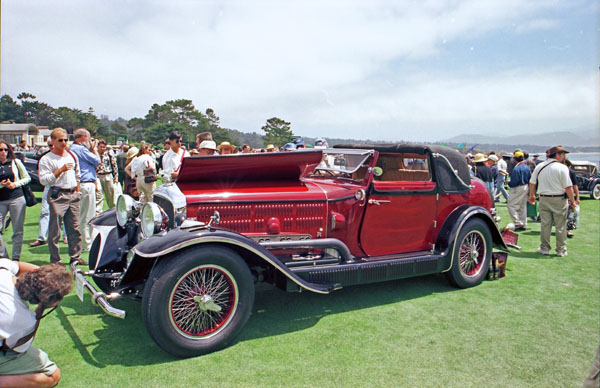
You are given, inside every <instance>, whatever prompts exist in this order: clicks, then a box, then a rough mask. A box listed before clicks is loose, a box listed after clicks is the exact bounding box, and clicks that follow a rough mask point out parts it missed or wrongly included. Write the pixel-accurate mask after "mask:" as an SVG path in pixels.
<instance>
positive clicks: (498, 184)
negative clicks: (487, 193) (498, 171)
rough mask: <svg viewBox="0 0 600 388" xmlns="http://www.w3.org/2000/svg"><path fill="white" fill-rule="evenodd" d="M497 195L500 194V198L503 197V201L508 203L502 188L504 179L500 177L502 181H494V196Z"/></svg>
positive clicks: (505, 192) (506, 195)
mask: <svg viewBox="0 0 600 388" xmlns="http://www.w3.org/2000/svg"><path fill="white" fill-rule="evenodd" d="M499 193H502V196H503V197H504V199H505V200H506V201H508V192H507V191H506V189H505V188H504V177H502V179H498V180H497V181H496V194H495V195H498V194H499ZM499 199H500V198H498V200H499Z"/></svg>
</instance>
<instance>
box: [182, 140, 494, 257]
mask: <svg viewBox="0 0 600 388" xmlns="http://www.w3.org/2000/svg"><path fill="white" fill-rule="evenodd" d="M378 155H379V154H378V153H377V152H375V153H374V154H373V156H372V158H371V159H370V160H369V161H368V164H369V166H371V167H372V166H375V164H376V162H377V157H378ZM388 155H389V154H388ZM388 157H389V156H388ZM321 159H322V154H321V152H320V150H309V151H301V152H293V153H273V154H268V155H267V154H258V155H257V154H249V155H235V156H221V157H191V158H185V159H184V162H183V163H184V164H183V166H182V170H181V171H182V172H181V174H180V177H179V178H178V181H177V185H178V186H179V187H180V188H181V190H182V191H183V193H184V194H185V196H186V200H187V217H188V218H193V219H197V220H199V221H206V220H208V219H209V218H210V217H211V216H212V214H213V213H214V211H215V210H216V211H218V212H219V213H220V216H221V223H220V225H219V226H220V227H222V228H226V229H229V230H231V231H234V232H238V233H241V234H244V235H248V236H259V237H260V236H264V237H265V238H267V237H269V236H271V237H272V236H280V237H285V236H286V235H289V236H306V238H312V239H318V238H336V239H339V240H341V241H343V242H344V243H345V244H346V245H347V246H348V248H349V250H350V252H351V254H352V255H353V256H355V257H375V256H385V255H394V254H403V253H409V252H422V251H432V249H433V246H434V243H435V241H436V238H437V236H438V233H439V231H440V227H441V225H442V223H443V221H444V220H445V219H446V218H447V217H448V216H449V215H450V213H452V211H453V210H454V209H456V208H457V207H459V206H460V205H463V204H466V203H469V204H471V205H476V206H482V207H484V208H486V209H490V208H491V205H492V203H491V198H490V196H489V194H488V193H487V191H486V189H485V187H484V186H483V184H481V182H478V181H477V180H476V179H474V180H473V181H472V182H471V183H472V189H471V190H470V191H469V192H467V193H440V192H439V191H438V190H437V189H436V182H435V181H433V180H430V181H373V176H372V174H370V173H369V174H366V176H365V178H364V179H363V180H352V179H348V178H344V177H336V176H327V175H325V176H314V175H310V176H309V175H308V174H309V173H311V172H312V171H313V170H314V169H315V167H316V166H317V165H318V164H319V163H320V161H321ZM359 190H361V191H363V192H364V193H365V196H364V198H363V199H357V192H358V191H359ZM303 238H304V237H303Z"/></svg>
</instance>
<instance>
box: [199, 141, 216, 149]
mask: <svg viewBox="0 0 600 388" xmlns="http://www.w3.org/2000/svg"><path fill="white" fill-rule="evenodd" d="M198 149H200V150H201V149H206V150H213V151H216V150H217V143H215V142H214V141H212V140H204V141H203V142H202V143H200V146H198Z"/></svg>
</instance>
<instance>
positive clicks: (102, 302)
mask: <svg viewBox="0 0 600 388" xmlns="http://www.w3.org/2000/svg"><path fill="white" fill-rule="evenodd" d="M71 270H72V272H73V278H74V279H75V280H76V282H81V284H83V287H85V288H87V289H88V291H90V292H91V293H92V303H93V304H97V305H99V306H100V307H101V308H102V310H104V312H106V313H107V314H108V315H111V316H113V317H115V318H121V319H125V315H126V314H127V313H126V312H125V310H121V309H117V308H114V307H113V306H111V304H110V303H109V302H108V301H109V300H113V299H117V298H118V297H119V296H120V295H119V294H118V293H116V292H115V293H112V294H109V295H106V294H105V293H103V292H101V291H98V290H96V287H94V285H93V284H92V283H90V282H89V280H87V279H86V278H85V275H86V274H85V273H84V272H83V271H81V270H80V269H78V268H77V263H76V262H75V263H71Z"/></svg>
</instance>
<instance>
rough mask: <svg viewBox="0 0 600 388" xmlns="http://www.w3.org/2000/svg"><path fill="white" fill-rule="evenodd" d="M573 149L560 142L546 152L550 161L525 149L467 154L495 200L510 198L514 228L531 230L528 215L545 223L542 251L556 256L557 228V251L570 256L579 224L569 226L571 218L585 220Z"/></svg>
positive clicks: (512, 227)
mask: <svg viewBox="0 0 600 388" xmlns="http://www.w3.org/2000/svg"><path fill="white" fill-rule="evenodd" d="M568 153H569V151H567V150H566V149H564V147H562V146H554V147H551V148H549V149H548V150H546V160H545V161H542V160H540V159H539V155H537V154H534V155H531V158H530V155H529V153H527V152H526V151H524V150H520V149H516V150H515V151H514V152H513V153H512V154H508V155H504V156H502V155H498V154H496V153H495V152H490V153H489V154H488V155H486V154H484V153H477V154H475V155H472V154H470V153H468V154H467V155H466V156H465V159H466V161H467V164H468V165H469V168H470V170H471V175H472V176H474V177H477V178H479V179H481V181H482V182H483V183H484V185H485V186H486V188H487V189H488V192H489V193H490V195H491V197H492V199H493V201H494V202H500V197H501V196H503V197H504V198H505V200H506V204H507V210H508V214H509V216H510V218H511V221H512V223H510V224H509V228H510V229H514V231H524V230H526V229H527V221H528V218H530V219H533V220H535V221H539V222H540V223H541V233H540V247H539V248H538V253H540V254H543V255H549V254H550V249H551V245H550V234H551V230H552V227H554V229H555V235H556V248H555V252H556V255H557V256H559V257H564V256H567V244H566V239H567V238H570V237H573V233H572V229H574V228H576V226H577V222H574V223H572V224H570V225H569V226H567V219H568V218H570V217H572V218H573V219H575V220H578V219H579V217H578V213H579V203H580V198H579V190H578V189H577V183H576V178H575V173H574V171H573V170H572V169H570V167H571V163H570V161H569V160H568V159H567V157H566V155H567V154H568ZM546 167H548V168H547V169H546ZM542 172H544V174H541V173H542ZM505 185H507V186H508V187H509V189H510V193H507V192H506V188H505ZM538 204H539V207H538ZM568 229H570V230H568Z"/></svg>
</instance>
